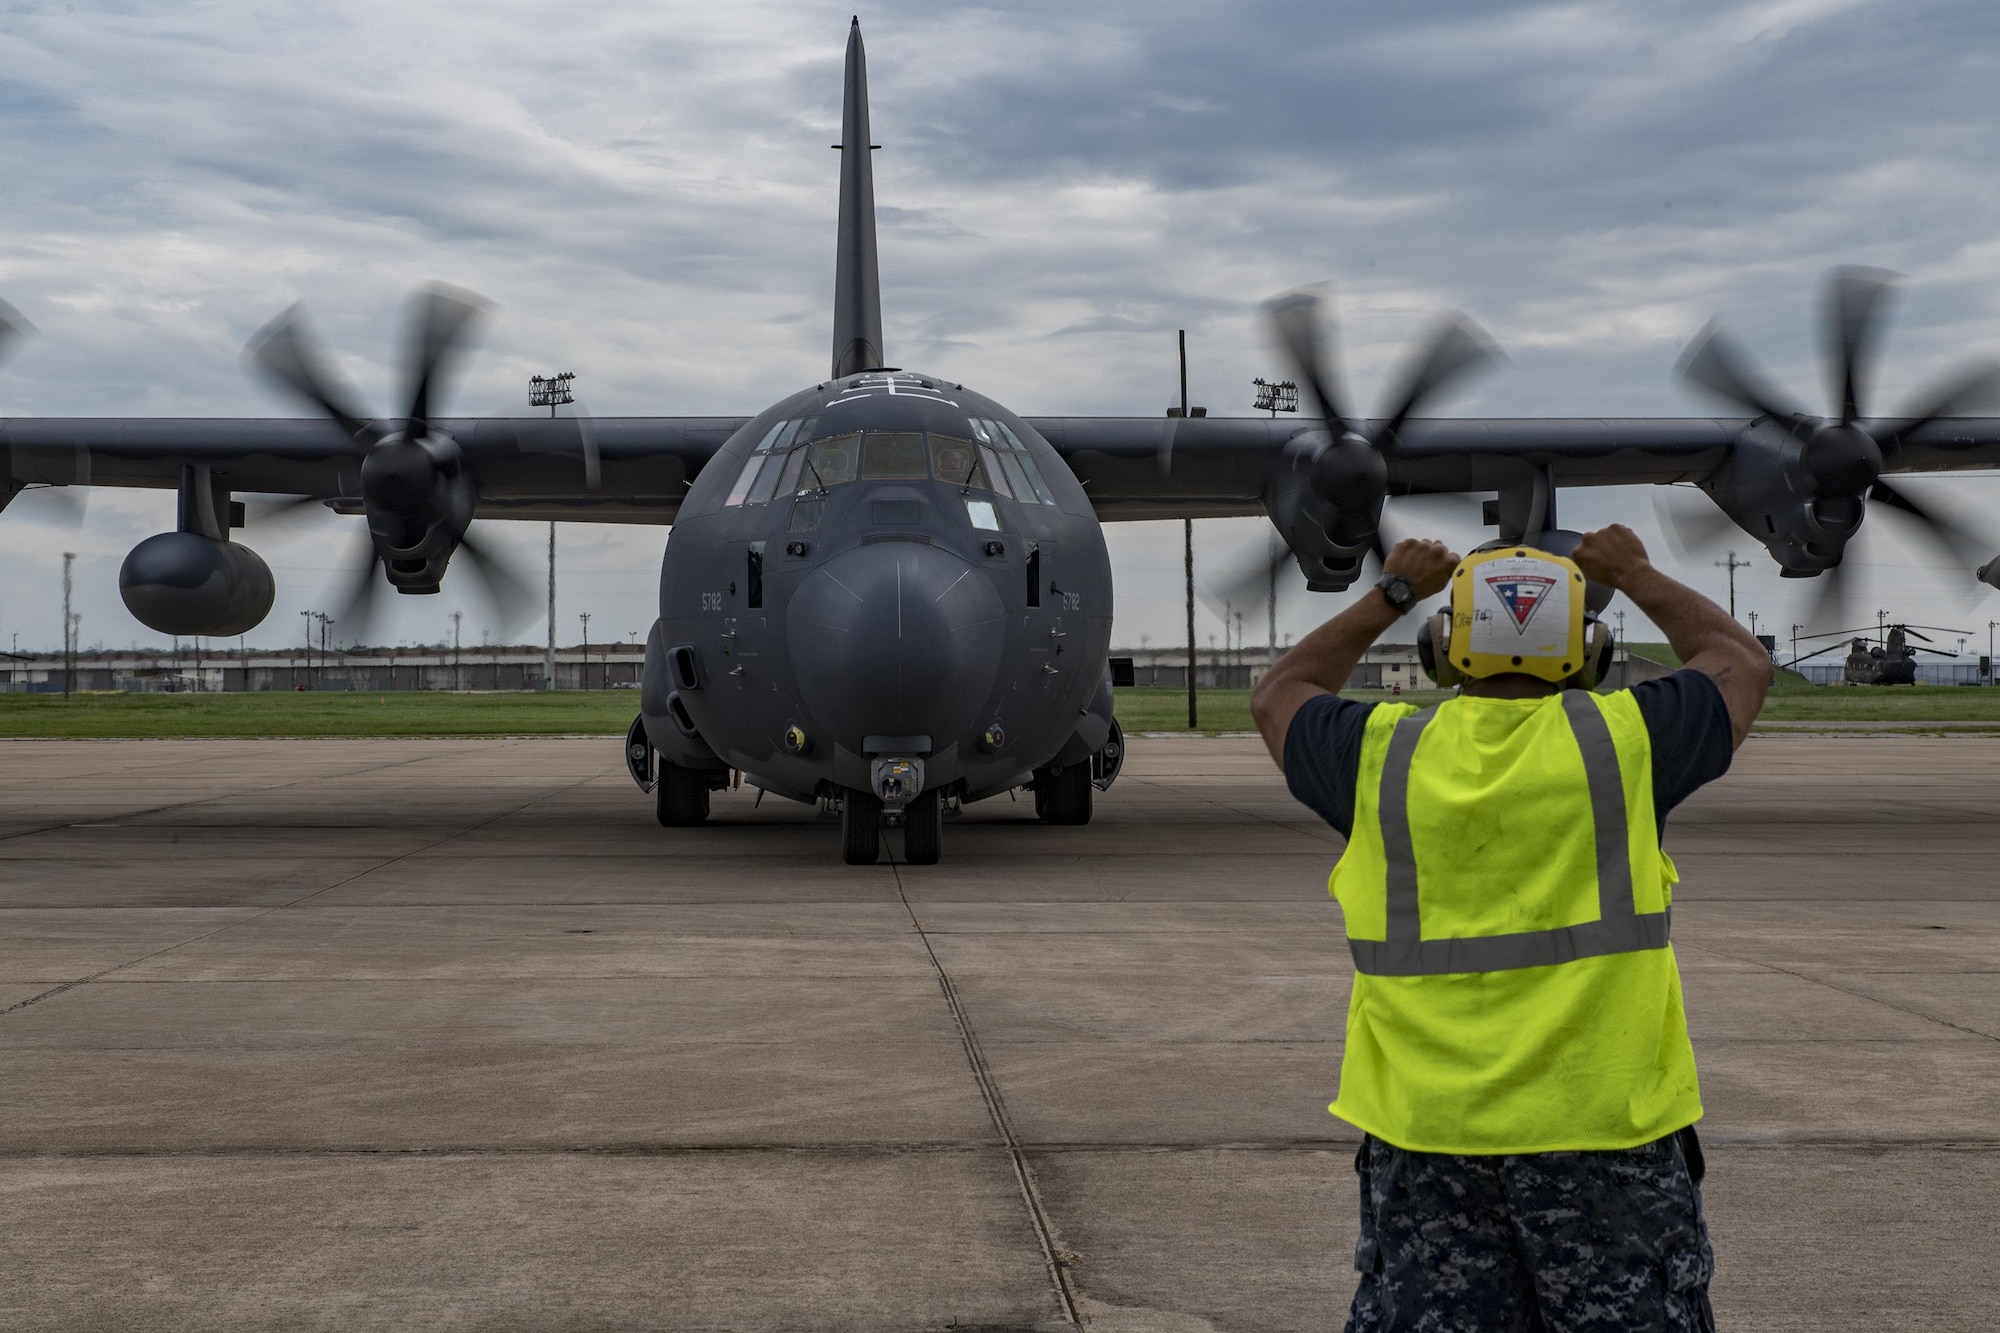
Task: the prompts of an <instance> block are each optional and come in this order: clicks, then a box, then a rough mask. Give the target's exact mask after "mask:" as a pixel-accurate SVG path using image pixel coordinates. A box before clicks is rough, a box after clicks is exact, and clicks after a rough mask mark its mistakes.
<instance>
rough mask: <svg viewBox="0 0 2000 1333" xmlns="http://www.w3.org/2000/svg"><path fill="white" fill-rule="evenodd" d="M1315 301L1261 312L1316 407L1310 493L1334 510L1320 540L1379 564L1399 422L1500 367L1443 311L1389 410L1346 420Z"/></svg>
mask: <svg viewBox="0 0 2000 1333" xmlns="http://www.w3.org/2000/svg"><path fill="white" fill-rule="evenodd" d="M1322 304H1323V303H1322V302H1321V300H1320V298H1319V296H1318V295H1317V294H1315V293H1313V292H1310V291H1298V292H1292V293H1290V294H1288V295H1285V296H1280V297H1277V298H1275V299H1273V300H1271V301H1270V302H1268V303H1267V304H1266V305H1265V307H1264V309H1265V312H1266V314H1267V315H1268V316H1269V317H1270V320H1271V326H1272V328H1273V330H1274V331H1275V332H1276V333H1277V336H1278V339H1279V341H1280V342H1282V343H1283V344H1284V345H1285V350H1286V351H1287V352H1289V353H1290V354H1291V358H1292V360H1293V361H1294V362H1295V363H1296V364H1297V366H1298V368H1299V377H1300V379H1301V381H1302V382H1303V383H1304V385H1305V387H1306V388H1307V389H1308V390H1310V391H1311V393H1312V396H1313V398H1314V400H1315V401H1316V402H1317V403H1318V404H1319V415H1320V418H1321V419H1322V420H1323V421H1324V422H1325V424H1326V433H1327V435H1328V436H1329V437H1331V438H1330V440H1329V442H1328V443H1327V444H1326V445H1325V447H1323V448H1322V449H1320V451H1319V452H1318V453H1317V454H1315V455H1314V456H1313V460H1312V465H1311V473H1310V481H1311V486H1312V490H1313V493H1314V494H1315V495H1316V496H1318V498H1319V499H1320V500H1321V502H1323V503H1324V504H1325V505H1326V506H1327V507H1328V508H1329V509H1331V510H1332V512H1333V518H1332V520H1331V521H1330V522H1329V523H1328V524H1327V536H1328V538H1329V539H1330V540H1332V541H1333V543H1334V544H1335V545H1337V546H1340V547H1342V548H1345V549H1348V550H1359V549H1360V548H1363V547H1366V548H1368V549H1369V550H1372V551H1373V552H1374V553H1375V556H1376V558H1377V559H1380V558H1381V556H1382V554H1383V550H1384V546H1383V536H1382V531H1381V520H1382V506H1383V503H1384V501H1385V500H1386V498H1387V495H1388V482H1389V463H1388V460H1389V458H1390V457H1391V456H1392V455H1394V453H1395V452H1396V451H1397V449H1398V448H1400V447H1401V444H1402V430H1403V426H1404V424H1405V423H1406V422H1407V421H1408V420H1409V418H1410V417H1411V416H1412V415H1414V414H1415V413H1416V411H1417V409H1418V408H1420V407H1422V406H1423V405H1424V404H1425V403H1426V402H1428V401H1430V400H1431V399H1432V398H1433V397H1435V396H1436V395H1437V394H1438V393H1440V392H1441V391H1442V390H1443V389H1444V388H1445V387H1446V386H1448V385H1450V384H1452V383H1453V382H1455V381H1463V380H1464V379H1466V378H1467V377H1468V376H1471V375H1474V374H1476V373H1479V372H1481V371H1485V370H1490V369H1494V368H1496V367H1498V366H1499V365H1501V364H1502V363H1503V362H1504V360H1505V358H1504V357H1503V356H1502V354H1501V352H1500V350H1499V348H1498V347H1496V346H1495V345H1494V343H1493V340H1492V339H1491V338H1489V337H1488V336H1487V335H1486V333H1485V331H1484V330H1483V329H1481V328H1480V327H1479V326H1478V325H1477V324H1474V323H1473V322H1472V321H1471V320H1469V319H1467V318H1466V317H1465V316H1464V315H1462V314H1458V313H1456V312H1452V313H1448V314H1446V315H1444V316H1442V317H1440V319H1439V320H1438V322H1437V323H1436V325H1435V326H1434V327H1433V328H1432V330H1431V332H1430V335H1429V336H1428V337H1427V338H1426V339H1425V341H1424V343H1423V344H1422V345H1421V346H1420V347H1419V349H1418V350H1417V351H1416V352H1415V353H1414V354H1413V355H1412V356H1411V357H1410V358H1409V359H1408V361H1407V362H1406V363H1405V366H1404V369H1403V372H1402V374H1401V376H1400V377H1399V380H1398V382H1397V384H1396V387H1395V389H1394V391H1393V392H1392V393H1391V394H1390V397H1389V403H1390V407H1389V410H1388V411H1386V412H1385V413H1384V414H1383V415H1382V417H1381V418H1379V419H1378V420H1376V421H1372V422H1371V421H1368V420H1365V419H1362V418H1359V417H1354V416H1351V415H1350V414H1349V413H1348V411H1347V405H1346V403H1345V400H1344V399H1343V398H1342V397H1341V394H1340V391H1339V389H1338V387H1337V381H1336V379H1335V374H1334V369H1335V368H1334V364H1333V357H1332V353H1331V349H1330V344H1331V341H1332V340H1331V339H1330V338H1323V337H1322V335H1321V328H1322V324H1323V322H1324V321H1323V320H1322V318H1321V314H1320V307H1321V305H1322Z"/></svg>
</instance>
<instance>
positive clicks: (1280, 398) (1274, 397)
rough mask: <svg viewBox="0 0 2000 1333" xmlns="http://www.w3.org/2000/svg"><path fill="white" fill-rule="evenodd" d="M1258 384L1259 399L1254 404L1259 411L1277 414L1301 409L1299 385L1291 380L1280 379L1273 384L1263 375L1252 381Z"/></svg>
mask: <svg viewBox="0 0 2000 1333" xmlns="http://www.w3.org/2000/svg"><path fill="white" fill-rule="evenodd" d="M1250 382H1251V383H1252V384H1254V385H1256V386H1257V401H1256V402H1255V403H1253V404H1252V406H1253V407H1254V408H1255V409H1256V410H1257V411H1259V412H1269V413H1270V414H1271V415H1272V416H1274V417H1275V416H1277V415H1278V413H1280V412H1296V411H1298V410H1299V386H1298V385H1297V384H1295V383H1293V382H1292V381H1291V380H1279V381H1278V382H1277V383H1275V384H1272V383H1268V382H1266V381H1265V380H1264V378H1263V377H1262V376H1259V377H1258V378H1256V379H1254V380H1251V381H1250Z"/></svg>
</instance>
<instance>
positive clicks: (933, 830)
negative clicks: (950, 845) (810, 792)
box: [840, 788, 944, 866]
mask: <svg viewBox="0 0 2000 1333" xmlns="http://www.w3.org/2000/svg"><path fill="white" fill-rule="evenodd" d="M882 812H883V811H882V798H881V797H879V796H877V795H875V793H873V792H866V791H856V790H854V789H853V788H849V789H848V790H846V791H844V792H842V793H841V798H840V859H841V860H843V861H845V862H846V863H847V864H848V865H851V866H872V865H874V864H875V862H876V860H877V859H878V858H879V857H880V856H881V854H882ZM898 814H899V815H900V817H901V822H902V825H903V860H904V861H905V862H907V863H908V864H910V865H913V866H934V865H936V864H937V863H938V860H939V858H940V857H941V856H943V854H944V817H943V816H944V796H943V793H941V792H939V791H938V790H937V789H936V788H932V789H930V790H928V791H920V792H918V793H917V794H916V795H915V796H912V797H911V798H910V799H909V801H908V802H907V803H905V804H904V806H903V808H902V809H901V810H900V811H899V812H898Z"/></svg>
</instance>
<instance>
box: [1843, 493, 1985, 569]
mask: <svg viewBox="0 0 2000 1333" xmlns="http://www.w3.org/2000/svg"><path fill="white" fill-rule="evenodd" d="M1868 498H1869V499H1870V500H1872V501H1874V502H1876V503H1878V504H1881V505H1883V506H1885V507H1886V508H1888V509H1891V510H1894V511H1895V512H1897V513H1900V514H1903V515H1904V516H1906V517H1908V518H1910V519H1911V520H1913V521H1914V522H1915V523H1916V525H1917V529H1918V530H1919V531H1920V532H1922V533H1923V535H1924V536H1925V537H1927V538H1929V539H1930V541H1931V543H1932V544H1933V545H1934V546H1935V547H1936V548H1937V549H1938V550H1939V551H1941V552H1942V553H1943V555H1944V559H1945V563H1946V564H1948V565H1975V564H1978V563H1979V561H1980V559H1981V558H1982V557H1983V556H1984V555H1985V553H1986V552H1988V551H1990V550H1992V549H1993V542H1992V541H1991V540H1990V539H1988V538H1987V537H1986V536H1984V535H1982V534H1981V533H1979V532H1977V531H1975V530H1974V529H1972V528H1970V527H1968V526H1966V525H1965V524H1963V523H1961V522H1959V521H1958V520H1956V519H1954V518H1952V517H1950V516H1949V515H1947V514H1945V513H1944V512H1942V511H1941V510H1940V509H1939V508H1938V507H1937V506H1936V504H1934V503H1933V504H1930V505H1925V504H1921V503H1919V502H1918V501H1917V500H1916V499H1915V498H1914V497H1912V496H1911V495H1910V493H1909V492H1908V491H1906V490H1897V489H1896V488H1895V487H1893V486H1891V485H1890V484H1889V483H1888V482H1886V481H1877V482H1876V483H1875V484H1874V485H1873V486H1870V487H1869V488H1868Z"/></svg>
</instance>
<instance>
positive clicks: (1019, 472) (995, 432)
mask: <svg viewBox="0 0 2000 1333" xmlns="http://www.w3.org/2000/svg"><path fill="white" fill-rule="evenodd" d="M967 420H968V421H970V422H971V423H972V433H973V434H974V435H975V436H977V437H978V438H979V442H980V444H982V445H984V446H985V447H987V448H988V449H990V450H991V451H992V455H993V458H992V460H989V461H995V460H997V461H998V462H999V464H1000V472H999V473H997V474H995V475H996V476H1002V475H1004V476H1005V478H1006V485H1005V487H1004V490H1005V491H1012V492H1013V495H1014V498H1015V499H1016V500H1020V501H1023V502H1025V503H1027V504H1045V505H1052V504H1054V503H1055V502H1056V497H1055V495H1054V494H1053V493H1052V492H1051V491H1050V490H1049V487H1048V483H1047V482H1045V481H1043V480H1042V470H1041V469H1040V468H1038V467H1036V466H1035V460H1034V459H1033V458H1032V457H1031V456H1030V455H1029V453H1028V447H1027V446H1026V445H1024V444H1022V443H1021V437H1020V436H1018V435H1016V434H1015V433H1014V432H1013V430H1012V429H1011V428H1010V427H1009V426H1008V425H1007V423H1006V422H1004V421H994V420H990V419H988V418H986V417H968V418H967ZM994 489H996V490H1002V489H1003V488H1002V487H999V486H996V487H995V488H994Z"/></svg>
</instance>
